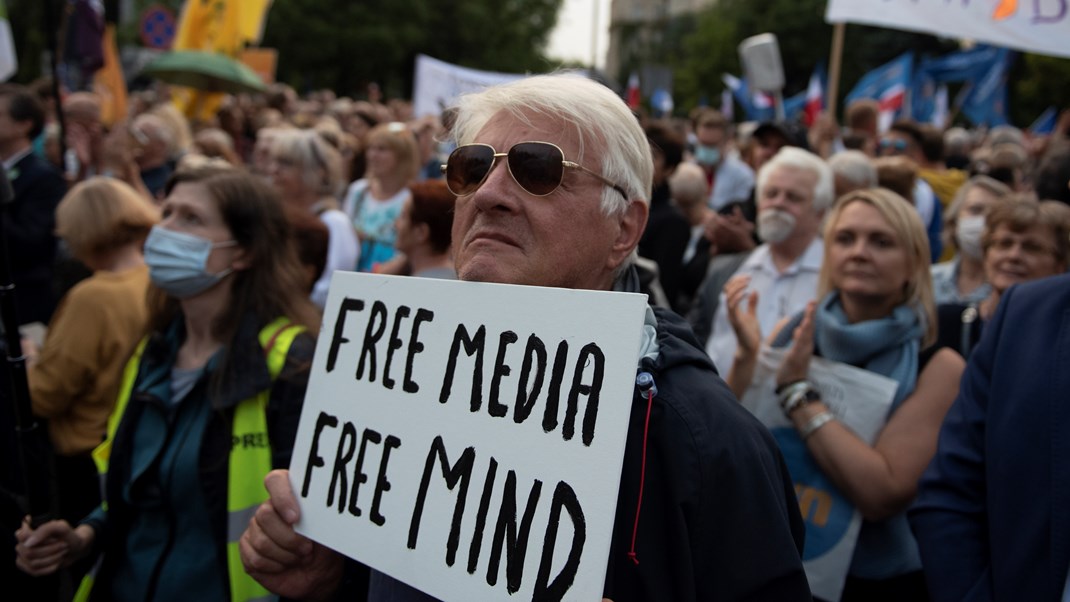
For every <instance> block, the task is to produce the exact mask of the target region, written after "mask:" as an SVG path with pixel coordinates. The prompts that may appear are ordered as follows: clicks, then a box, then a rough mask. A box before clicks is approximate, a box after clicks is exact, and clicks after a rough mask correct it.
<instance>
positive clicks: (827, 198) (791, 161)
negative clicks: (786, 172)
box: [757, 146, 836, 211]
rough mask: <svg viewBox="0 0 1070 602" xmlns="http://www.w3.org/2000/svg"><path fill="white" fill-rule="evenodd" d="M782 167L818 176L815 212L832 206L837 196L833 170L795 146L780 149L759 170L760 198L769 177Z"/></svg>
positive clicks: (758, 186)
mask: <svg viewBox="0 0 1070 602" xmlns="http://www.w3.org/2000/svg"><path fill="white" fill-rule="evenodd" d="M780 167H792V168H795V169H801V170H805V171H808V172H810V173H812V174H814V175H815V176H817V184H816V185H814V210H816V211H824V210H826V209H828V208H829V207H830V206H831V205H832V201H833V200H835V196H836V192H835V188H833V182H832V169H831V168H829V166H828V163H825V162H824V161H822V160H821V157H818V156H817V155H815V154H814V153H811V152H810V151H805V150H803V149H801V148H798V147H794V146H785V147H784V148H782V149H780V150H779V151H778V152H777V154H775V155H773V158H772V159H770V160H768V161H766V162H765V165H762V168H761V169H759V170H758V183H757V191H758V198H761V197H762V191H763V190H765V184H766V182H768V180H769V176H770V175H772V173H773V171H774V170H776V169H777V168H780Z"/></svg>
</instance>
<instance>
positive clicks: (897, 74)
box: [846, 52, 914, 131]
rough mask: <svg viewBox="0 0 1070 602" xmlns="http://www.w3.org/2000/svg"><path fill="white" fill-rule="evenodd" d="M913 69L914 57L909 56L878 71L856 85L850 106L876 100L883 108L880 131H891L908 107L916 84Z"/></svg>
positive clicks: (898, 58) (848, 99) (863, 78)
mask: <svg viewBox="0 0 1070 602" xmlns="http://www.w3.org/2000/svg"><path fill="white" fill-rule="evenodd" d="M913 66H914V53H913V52H906V53H903V54H902V55H900V56H899V57H897V58H895V59H894V60H892V61H890V62H888V63H885V64H883V65H881V66H880V67H877V68H876V69H874V70H873V71H870V72H869V73H867V74H865V75H863V76H862V79H860V80H859V81H858V83H857V84H855V87H854V89H852V90H851V92H850V93H848V94H847V99H846V104H851V103H852V102H854V101H855V100H859V99H863V98H872V99H875V100H876V101H877V102H878V103H879V104H880V114H879V117H878V121H879V127H880V129H881V131H884V130H887V129H888V126H889V125H891V123H892V121H894V120H895V118H896V117H897V116H898V115H899V114H900V113H901V112H902V111H903V108H904V105H905V104H906V98H907V94H908V93H909V92H910V86H911V83H912V81H911V80H912V75H913Z"/></svg>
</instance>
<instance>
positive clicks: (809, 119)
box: [803, 69, 825, 127]
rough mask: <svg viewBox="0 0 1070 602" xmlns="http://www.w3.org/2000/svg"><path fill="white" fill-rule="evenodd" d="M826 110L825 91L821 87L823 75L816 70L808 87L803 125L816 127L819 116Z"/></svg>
mask: <svg viewBox="0 0 1070 602" xmlns="http://www.w3.org/2000/svg"><path fill="white" fill-rule="evenodd" d="M824 108H825V89H824V87H823V86H822V85H821V73H820V71H819V70H817V69H815V70H814V72H813V74H811V75H810V83H809V84H808V85H807V86H806V105H805V106H804V108H803V111H804V112H803V123H805V124H806V127H810V126H812V125H814V122H815V121H817V116H818V114H820V113H821V111H822V109H824Z"/></svg>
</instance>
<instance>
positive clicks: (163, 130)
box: [132, 113, 177, 157]
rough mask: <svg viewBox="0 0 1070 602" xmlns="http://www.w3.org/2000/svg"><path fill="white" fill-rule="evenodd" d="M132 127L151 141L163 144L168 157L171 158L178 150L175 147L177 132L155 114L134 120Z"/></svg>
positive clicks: (141, 116)
mask: <svg viewBox="0 0 1070 602" xmlns="http://www.w3.org/2000/svg"><path fill="white" fill-rule="evenodd" d="M132 127H134V128H137V129H138V130H139V131H141V132H142V133H144V134H145V136H147V137H148V138H150V139H155V140H157V141H159V142H160V143H161V144H163V146H164V149H166V150H165V152H166V156H168V157H170V156H172V155H174V154H175V151H176V150H177V148H176V145H175V140H176V138H175V131H174V130H173V129H171V125H170V124H169V123H167V121H166V120H164V118H163V117H160V116H159V115H155V114H153V113H142V114H140V115H138V116H137V117H135V118H134V122H133V124H132Z"/></svg>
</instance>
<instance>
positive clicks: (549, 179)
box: [442, 142, 628, 200]
mask: <svg viewBox="0 0 1070 602" xmlns="http://www.w3.org/2000/svg"><path fill="white" fill-rule="evenodd" d="M498 157H505V163H506V165H507V166H508V167H509V175H511V176H512V177H513V181H514V182H516V183H517V185H519V186H520V187H521V188H523V189H524V190H525V191H526V192H527V193H529V194H532V195H535V196H546V195H548V194H550V193H551V192H553V191H555V190H557V188H558V187H559V186H561V181H562V180H564V178H565V168H566V167H567V168H569V169H578V170H580V171H582V172H584V173H586V174H589V175H592V176H594V177H596V178H598V179H599V180H601V181H602V182H603V183H604V184H605V185H606V186H609V187H611V188H613V190H616V191H617V192H619V193H620V194H621V196H623V197H624V199H625V200H627V199H628V194H627V193H626V192H624V189H623V188H622V187H620V186H618V185H616V184H614V183H613V182H610V181H609V180H607V179H606V178H604V177H602V176H601V175H600V174H598V173H595V172H593V171H591V170H589V169H587V168H586V167H584V166H582V165H580V164H579V163H576V162H574V161H569V160H567V159H565V153H564V152H563V151H562V150H561V148H560V147H558V146H557V145H556V144H551V143H549V142H518V143H516V144H514V145H513V146H512V148H510V149H509V151H508V152H505V153H499V152H495V150H494V147H493V146H490V145H489V144H465V145H463V146H458V147H457V148H456V149H455V150H454V151H453V152H452V153H450V156H449V159H447V160H446V164H445V165H443V166H442V171H443V173H445V174H446V186H447V187H448V188H449V189H450V192H452V193H453V194H455V195H457V196H464V195H467V194H472V193H473V192H475V191H476V190H478V189H479V187H480V186H482V185H483V182H485V181H486V180H487V176H488V175H490V171H491V170H492V169H494V163H495V161H497V160H498Z"/></svg>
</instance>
